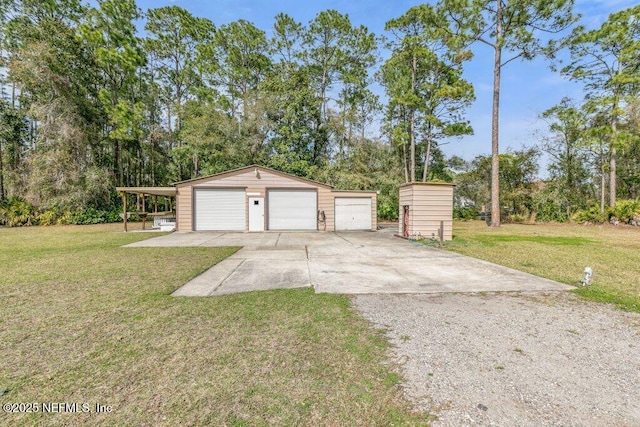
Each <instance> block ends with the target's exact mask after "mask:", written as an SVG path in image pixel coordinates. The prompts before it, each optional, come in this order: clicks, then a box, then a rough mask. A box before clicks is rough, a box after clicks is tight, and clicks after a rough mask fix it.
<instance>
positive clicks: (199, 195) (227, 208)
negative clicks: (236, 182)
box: [194, 188, 246, 231]
mask: <svg viewBox="0 0 640 427" xmlns="http://www.w3.org/2000/svg"><path fill="white" fill-rule="evenodd" d="M194 203H195V204H196V205H195V208H194V213H195V216H196V218H195V229H196V230H198V231H206V230H209V231H245V221H246V214H245V209H246V208H245V192H244V189H242V190H236V189H209V188H207V189H203V188H201V189H198V188H196V189H195V200H194Z"/></svg>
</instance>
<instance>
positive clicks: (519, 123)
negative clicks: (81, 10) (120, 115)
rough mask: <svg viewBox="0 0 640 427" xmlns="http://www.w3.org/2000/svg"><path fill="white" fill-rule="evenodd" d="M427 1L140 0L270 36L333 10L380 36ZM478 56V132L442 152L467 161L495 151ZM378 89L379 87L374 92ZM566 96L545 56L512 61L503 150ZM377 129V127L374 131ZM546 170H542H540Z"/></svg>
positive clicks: (611, 3)
mask: <svg viewBox="0 0 640 427" xmlns="http://www.w3.org/2000/svg"><path fill="white" fill-rule="evenodd" d="M636 2H637V0H576V12H578V13H581V14H582V15H583V18H582V21H581V24H582V25H585V26H586V27H587V28H595V27H598V26H600V25H601V24H602V22H604V21H605V20H606V19H607V17H608V16H609V14H610V13H613V12H617V11H619V10H622V9H625V8H628V7H631V6H634V5H635V4H636ZM420 3H423V2H419V1H410V0H366V1H365V0H351V1H348V0H324V1H323V0H317V1H304V0H303V1H299V0H279V1H269V0H263V1H260V0H211V1H206V0H138V6H139V7H140V8H142V9H143V10H147V9H149V8H155V7H161V6H167V5H177V6H180V7H183V8H185V9H187V10H189V11H190V12H191V13H192V14H193V15H195V16H199V17H206V18H208V19H210V20H212V21H213V22H214V23H215V24H216V25H217V26H219V25H222V24H226V23H229V22H232V21H235V20H238V19H245V20H247V21H251V22H253V23H254V24H255V25H256V26H257V27H258V28H261V29H262V30H264V31H266V32H267V34H268V35H269V34H270V30H271V27H272V25H273V18H274V17H275V16H276V15H277V14H278V13H280V12H284V13H286V14H288V15H290V16H291V17H293V18H294V19H296V20H297V21H299V22H302V23H304V24H306V23H308V22H309V21H310V20H312V19H313V17H314V16H315V15H316V14H317V13H318V12H320V11H322V10H326V9H335V10H337V11H339V12H340V13H343V14H347V15H349V18H350V19H351V22H352V23H353V24H354V25H361V24H362V25H365V26H367V28H368V29H369V31H372V32H373V33H375V34H376V35H381V34H384V24H385V22H387V21H388V20H389V19H392V18H395V17H398V16H400V15H402V14H403V13H404V12H406V11H407V9H409V8H410V7H412V6H415V5H417V4H420ZM474 53H475V57H474V59H473V60H472V61H471V63H469V64H468V65H466V66H465V78H466V79H467V80H469V81H470V82H471V83H472V84H473V86H474V88H475V91H476V101H475V102H474V104H473V105H472V107H471V108H469V109H468V111H467V118H468V119H469V120H470V121H471V124H472V126H473V128H474V135H472V136H465V137H463V138H461V139H455V140H453V141H451V142H450V143H448V144H446V145H444V146H443V147H442V148H443V150H444V152H445V153H446V154H447V155H449V156H451V155H459V156H462V157H463V158H465V159H467V160H471V159H472V158H473V157H475V156H477V155H480V154H489V153H490V152H491V93H492V86H493V70H492V67H493V65H492V62H493V51H492V50H491V48H489V47H487V46H483V45H477V46H476V47H475V50H474ZM379 90H380V89H379V88H378V89H377V90H376V92H378V91H379ZM563 97H573V98H575V99H581V98H582V92H581V88H580V86H578V85H577V84H574V83H571V82H568V81H566V80H564V79H563V78H562V77H561V76H560V75H559V74H557V73H554V72H552V71H551V70H550V69H549V65H548V63H547V62H546V61H544V60H542V59H536V60H534V61H530V62H520V61H514V62H512V63H510V64H508V65H507V66H506V67H505V68H504V69H503V73H502V93H501V107H500V127H501V129H500V147H501V148H500V151H501V152H504V151H506V150H507V148H509V147H510V148H513V149H519V148H521V147H528V146H531V145H534V144H536V143H537V142H538V141H539V140H540V137H541V135H542V134H544V132H545V129H546V127H547V125H546V123H544V122H543V121H542V120H540V119H538V116H539V114H540V113H541V112H543V111H544V110H546V109H548V108H550V107H552V106H554V105H556V104H557V103H558V102H559V101H560V100H561V99H562V98H563ZM372 130H373V131H377V130H376V129H372ZM541 173H542V174H544V172H543V171H541Z"/></svg>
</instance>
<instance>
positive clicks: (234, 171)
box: [174, 164, 333, 188]
mask: <svg viewBox="0 0 640 427" xmlns="http://www.w3.org/2000/svg"><path fill="white" fill-rule="evenodd" d="M251 169H258V170H261V171H264V172H270V173H273V174H276V175H280V176H283V177H286V178H290V179H294V180H297V181H302V182H306V183H309V184H313V185H317V186H319V187H324V188H333V186H332V185H329V184H324V183H322V182H318V181H313V180H311V179H307V178H302V177H299V176H296V175H291V174H290V173H285V172H280V171H279V170H275V169H271V168H268V167H266V166H260V165H255V164H254V165H250V166H244V167H241V168H237V169H232V170H228V171H225V172H220V173H215V174H213V175H207V176H201V177H200V178H192V179H186V180H184V181H179V182H176V183H174V185H175V186H182V185H185V184H190V183H195V182H198V181H206V180H209V179H216V178H223V177H225V176H232V175H237V174H241V173H243V172H245V171H247V170H251Z"/></svg>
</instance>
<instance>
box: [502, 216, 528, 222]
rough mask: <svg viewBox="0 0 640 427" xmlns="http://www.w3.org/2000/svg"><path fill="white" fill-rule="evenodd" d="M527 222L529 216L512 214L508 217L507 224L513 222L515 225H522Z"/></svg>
mask: <svg viewBox="0 0 640 427" xmlns="http://www.w3.org/2000/svg"><path fill="white" fill-rule="evenodd" d="M526 220H527V216H526V215H522V214H511V215H509V216H508V217H507V222H511V223H515V224H522V223H524V222H525V221H526Z"/></svg>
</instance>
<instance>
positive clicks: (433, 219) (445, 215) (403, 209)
mask: <svg viewBox="0 0 640 427" xmlns="http://www.w3.org/2000/svg"><path fill="white" fill-rule="evenodd" d="M454 187H455V185H454V184H447V183H435V182H411V183H407V184H402V185H401V186H400V203H399V204H400V212H399V218H400V224H399V230H398V231H399V233H400V236H402V237H405V238H407V239H409V238H411V239H418V238H426V239H431V238H433V239H438V238H439V235H440V234H439V233H440V226H441V224H442V225H443V239H444V240H451V239H452V238H453V188H454Z"/></svg>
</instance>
